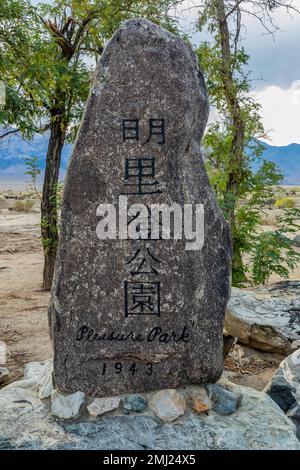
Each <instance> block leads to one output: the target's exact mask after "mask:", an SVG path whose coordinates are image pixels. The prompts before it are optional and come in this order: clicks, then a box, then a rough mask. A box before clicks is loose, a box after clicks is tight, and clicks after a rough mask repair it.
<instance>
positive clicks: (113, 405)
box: [87, 397, 121, 418]
mask: <svg viewBox="0 0 300 470" xmlns="http://www.w3.org/2000/svg"><path fill="white" fill-rule="evenodd" d="M120 402H121V399H120V398H119V397H106V398H95V400H94V401H93V402H92V403H91V404H90V405H89V406H88V407H87V410H88V412H89V414H90V415H91V416H93V417H94V418H95V417H97V416H100V415H103V414H104V413H107V412H108V411H113V410H116V409H117V408H118V406H119V405H120Z"/></svg>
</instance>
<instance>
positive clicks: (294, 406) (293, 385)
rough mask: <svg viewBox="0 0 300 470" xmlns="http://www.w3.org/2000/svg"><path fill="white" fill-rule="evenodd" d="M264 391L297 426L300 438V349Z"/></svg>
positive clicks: (285, 361)
mask: <svg viewBox="0 0 300 470" xmlns="http://www.w3.org/2000/svg"><path fill="white" fill-rule="evenodd" d="M264 391H265V392H266V393H267V394H268V395H269V396H270V397H271V398H272V399H273V400H274V401H275V402H276V403H277V405H278V406H280V408H281V409H282V410H283V411H284V412H285V413H286V414H287V416H288V417H289V418H290V419H291V420H292V421H293V422H294V423H295V424H296V426H297V435H298V437H299V438H300V349H298V350H297V351H295V352H294V353H293V354H291V355H290V356H288V357H287V358H286V359H284V360H283V361H282V362H281V364H280V366H279V368H278V370H277V371H276V373H275V374H274V376H273V377H272V380H271V381H270V382H269V383H268V385H267V386H266V387H265V390H264Z"/></svg>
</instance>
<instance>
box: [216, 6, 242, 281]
mask: <svg viewBox="0 0 300 470" xmlns="http://www.w3.org/2000/svg"><path fill="white" fill-rule="evenodd" d="M214 5H215V11H216V15H217V21H218V27H219V32H220V41H221V51H222V84H223V89H224V95H225V100H226V103H227V108H228V112H229V115H230V119H231V123H232V128H233V139H232V144H231V151H230V161H229V168H228V180H227V187H226V193H225V195H224V198H225V200H224V202H225V210H226V214H227V219H228V222H229V224H230V226H231V231H232V242H233V247H232V248H233V263H232V264H233V266H232V267H233V274H234V275H233V281H234V282H237V283H239V282H243V281H245V280H246V276H245V273H244V268H243V262H242V254H241V251H240V248H239V246H236V244H235V243H234V234H235V230H236V217H235V211H236V204H237V202H238V190H239V185H240V182H241V173H242V171H243V168H242V165H243V152H244V140H245V122H244V119H243V113H242V110H241V107H240V104H239V101H238V95H237V90H236V86H235V83H234V78H233V75H232V54H231V49H230V33H229V28H228V20H227V17H226V11H225V3H224V0H215V3H214Z"/></svg>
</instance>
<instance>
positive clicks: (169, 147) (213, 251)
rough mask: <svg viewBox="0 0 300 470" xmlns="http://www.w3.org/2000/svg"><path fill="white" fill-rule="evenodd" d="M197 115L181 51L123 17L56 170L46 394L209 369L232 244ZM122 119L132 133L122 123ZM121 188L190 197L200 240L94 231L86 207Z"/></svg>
mask: <svg viewBox="0 0 300 470" xmlns="http://www.w3.org/2000/svg"><path fill="white" fill-rule="evenodd" d="M207 116H208V103H207V94H206V89H205V84H204V80H203V76H202V73H201V72H200V71H199V69H198V67H197V61H196V58H195V55H194V53H193V51H192V50H191V48H190V47H189V46H188V45H186V44H185V43H184V42H183V41H182V40H181V39H180V38H179V37H176V36H174V35H172V34H171V33H169V32H167V31H165V30H164V29H162V28H160V27H159V26H157V25H155V24H153V23H151V22H149V21H147V20H143V19H135V20H129V21H126V22H124V23H123V24H122V25H121V27H120V28H119V29H118V31H117V32H116V33H115V34H114V36H113V38H112V40H111V41H110V42H109V43H108V45H107V47H106V48H105V51H104V52H103V54H102V57H101V60H100V63H99V66H98V68H97V71H96V75H95V79H94V82H93V85H92V89H91V92H90V96H89V100H88V102H87V106H86V110H85V113H84V117H83V120H82V123H81V127H80V130H79V134H78V136H77V141H76V144H75V148H74V151H73V154H72V157H71V161H70V166H69V169H68V174H67V177H66V184H65V189H64V199H63V203H62V226H61V233H60V245H59V248H58V256H57V264H56V272H55V278H54V286H53V293H52V302H51V307H50V319H51V325H52V338H53V343H54V379H55V386H56V387H57V388H58V389H59V390H61V391H63V392H65V393H73V392H75V391H77V390H82V391H84V392H86V393H87V394H88V395H89V396H97V397H102V396H110V395H112V394H113V395H117V394H119V393H125V392H131V393H139V392H144V391H149V390H158V389H160V388H174V387H178V386H181V385H184V384H188V383H198V384H199V383H208V382H214V381H216V380H217V379H218V378H219V376H220V375H221V373H222V368H223V360H222V329H223V321H224V312H225V307H226V303H227V300H228V296H229V289H230V287H229V286H230V279H229V278H230V255H231V253H230V252H231V244H230V236H229V230H228V225H227V223H226V222H225V220H224V218H223V216H222V214H221V211H220V209H219V208H218V206H217V204H216V200H215V197H214V195H213V191H212V190H211V188H210V185H209V182H208V178H207V174H206V171H205V168H204V165H203V161H202V159H201V156H200V148H199V142H200V139H201V137H202V134H203V131H204V128H205V125H206V122H207ZM128 119H132V120H138V121H139V122H138V129H139V134H137V132H136V131H135V130H131V131H130V132H129V131H128V130H126V131H124V129H123V127H122V126H123V125H125V128H126V126H127V125H128V122H127V121H126V120H128ZM151 119H155V120H156V121H155V125H156V126H157V127H155V128H153V129H152V131H153V133H152V134H151V122H152V121H150V120H151ZM124 120H125V121H124ZM163 120H164V121H163ZM158 121H159V122H158ZM124 122H125V124H124ZM162 122H163V123H164V131H162ZM134 123H135V124H134ZM136 124H137V123H136V121H134V122H131V127H132V126H133V127H134V126H135V125H136ZM152 124H153V123H152ZM153 125H154V124H153ZM126 129H127V128H126ZM134 129H136V128H135V127H134ZM128 134H129V135H128ZM129 136H131V137H132V136H133V138H128V137H129ZM147 159H148V160H147ZM149 159H150V160H149ZM146 164H147V168H148V169H146V168H145V167H144V166H143V165H146ZM133 167H134V169H133ZM141 168H142V170H141ZM133 173H134V175H140V176H139V177H138V176H133ZM141 174H143V175H144V176H143V177H142V176H141ZM145 174H146V175H148V176H145ZM124 194H125V196H124ZM121 195H123V196H122V197H126V196H127V197H128V201H127V203H128V207H131V206H132V204H136V203H139V204H141V203H142V204H143V205H144V206H143V207H144V208H145V207H146V206H149V205H151V204H167V205H168V206H171V205H173V204H174V203H176V204H178V205H179V206H180V208H181V209H184V204H192V205H193V207H194V210H195V209H196V208H195V205H196V204H203V205H204V245H203V247H202V248H201V245H202V242H201V240H200V238H201V229H200V227H199V226H198V229H197V237H198V241H199V245H198V246H199V248H201V249H198V250H191V249H189V250H187V249H186V243H187V239H185V238H184V239H183V240H174V239H173V238H174V237H171V239H169V240H167V239H156V240H150V239H149V240H147V239H137V240H133V239H119V238H118V239H117V240H116V239H106V240H100V239H99V238H98V236H97V234H96V228H97V227H99V224H100V222H101V220H103V218H102V219H101V220H100V217H97V216H96V211H97V208H98V206H99V204H100V203H107V204H115V207H117V206H118V204H119V197H120V196H121ZM136 211H137V209H135V213H134V214H135V215H136V214H137V212H136ZM129 219H130V220H129ZM129 219H128V220H129V225H128V227H129V228H130V229H131V230H133V231H134V226H135V225H134V224H135V223H136V219H135V218H132V216H131V217H129ZM148 219H149V217H148V212H147V209H146V216H145V217H144V221H143V223H144V222H145V221H147V220H148ZM199 221H200V219H199V218H198V222H199ZM133 222H134V223H133ZM139 224H141V222H140V221H139ZM139 224H137V225H138V226H139ZM117 225H118V224H117ZM125 227H126V223H125ZM117 228H118V227H117ZM139 228H140V227H137V230H136V231H135V233H138V229H139ZM146 233H147V236H151V235H150V234H149V232H148V231H147V230H142V229H141V230H139V236H140V235H142V236H144V237H145V234H146ZM189 248H191V247H189ZM141 263H142V264H141ZM145 283H148V284H145ZM145 290H146V292H145Z"/></svg>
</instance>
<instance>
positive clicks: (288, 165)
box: [0, 134, 300, 185]
mask: <svg viewBox="0 0 300 470" xmlns="http://www.w3.org/2000/svg"><path fill="white" fill-rule="evenodd" d="M48 138H49V135H47V134H45V135H43V136H41V135H36V136H35V137H34V139H33V140H32V141H30V142H28V141H26V140H24V139H22V137H21V136H19V135H12V136H11V137H9V138H7V139H5V140H4V142H2V141H0V178H1V179H5V178H12V177H13V178H16V179H17V178H19V179H22V178H24V173H25V171H26V167H25V165H24V157H26V156H34V155H37V156H38V157H39V167H40V168H41V169H42V170H43V169H44V168H45V156H46V152H47V145H48ZM264 145H265V151H264V155H263V156H264V157H265V158H266V159H268V160H271V161H272V162H275V163H277V164H278V165H279V167H280V169H281V171H282V173H283V174H284V176H285V178H284V181H283V184H292V185H293V184H295V185H300V144H290V145H287V146H285V147H275V146H272V145H269V144H266V143H264ZM71 151H72V145H70V144H66V145H65V146H64V150H63V155H62V164H61V178H63V177H64V173H65V170H66V167H67V163H68V159H69V156H70V154H71Z"/></svg>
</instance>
